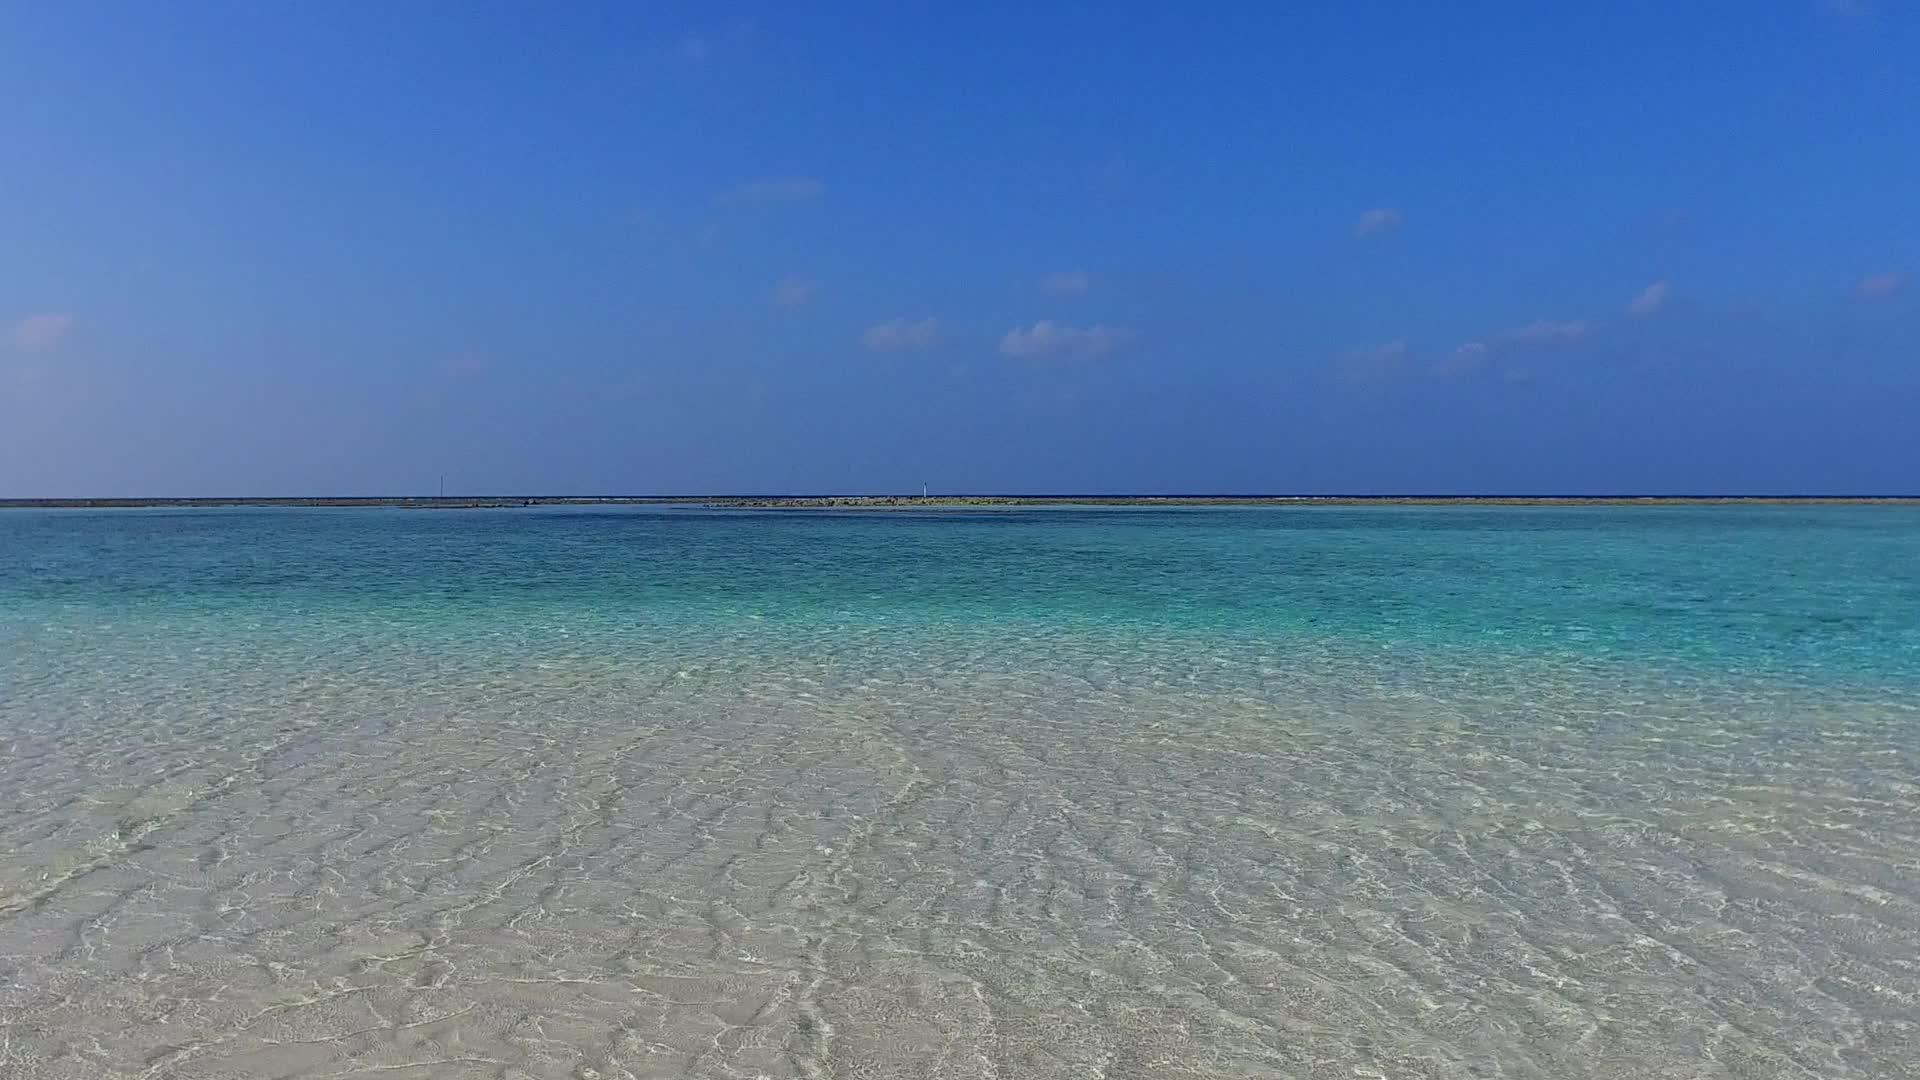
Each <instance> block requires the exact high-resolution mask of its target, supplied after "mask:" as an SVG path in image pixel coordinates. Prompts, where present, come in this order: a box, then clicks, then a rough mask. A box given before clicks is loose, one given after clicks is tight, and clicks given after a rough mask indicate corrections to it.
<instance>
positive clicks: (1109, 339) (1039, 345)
mask: <svg viewBox="0 0 1920 1080" xmlns="http://www.w3.org/2000/svg"><path fill="white" fill-rule="evenodd" d="M1138 336H1139V335H1137V334H1135V333H1134V332H1133V331H1132V330H1129V329H1127V328H1126V327H1124V326H1062V325H1060V324H1058V323H1056V322H1053V321H1052V320H1050V319H1042V320H1040V321H1039V322H1037V323H1034V324H1033V325H1032V326H1027V327H1020V326H1016V327H1014V328H1013V329H1011V330H1009V331H1007V333H1006V336H1005V337H1003V338H1001V339H1000V355H1002V356H1011V357H1013V358H1014V359H1016V360H1092V359H1095V358H1096V357H1101V356H1105V355H1106V354H1108V353H1110V352H1112V351H1113V350H1115V349H1118V348H1120V347H1121V346H1123V345H1125V344H1127V343H1128V342H1131V341H1132V340H1133V339H1134V338H1136V337H1138Z"/></svg>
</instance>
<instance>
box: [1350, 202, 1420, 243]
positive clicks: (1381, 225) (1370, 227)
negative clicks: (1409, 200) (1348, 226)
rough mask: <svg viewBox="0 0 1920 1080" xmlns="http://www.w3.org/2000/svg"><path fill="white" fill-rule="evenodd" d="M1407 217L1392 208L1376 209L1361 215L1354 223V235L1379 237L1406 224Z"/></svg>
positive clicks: (1382, 207)
mask: <svg viewBox="0 0 1920 1080" xmlns="http://www.w3.org/2000/svg"><path fill="white" fill-rule="evenodd" d="M1406 220H1407V219H1406V216H1405V215H1404V214H1402V213H1400V211H1398V210H1395V209H1394V208H1392V207H1390V206H1381V207H1376V208H1374V209H1372V210H1369V211H1367V212H1366V213H1364V214H1361V215H1360V218H1359V220H1357V221H1355V222H1354V223H1353V235H1355V236H1378V235H1380V234H1382V233H1390V232H1392V231H1393V230H1395V229H1397V228H1399V227H1400V226H1402V225H1404V224H1406Z"/></svg>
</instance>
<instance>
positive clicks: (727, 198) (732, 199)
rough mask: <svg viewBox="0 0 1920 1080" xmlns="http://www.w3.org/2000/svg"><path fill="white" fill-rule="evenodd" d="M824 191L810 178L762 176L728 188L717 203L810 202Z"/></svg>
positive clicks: (814, 179)
mask: <svg viewBox="0 0 1920 1080" xmlns="http://www.w3.org/2000/svg"><path fill="white" fill-rule="evenodd" d="M826 191H827V186H826V185H825V184H823V183H821V182H820V181H819V180H818V179H816V178H814V177H811V176H763V177H760V178H759V179H757V180H749V181H747V182H746V183H744V184H738V185H735V186H734V187H730V188H728V189H727V190H725V191H723V192H721V193H720V195H719V198H718V200H717V201H718V202H720V203H721V204H722V205H726V206H740V205H746V204H754V203H797V202H811V201H812V200H814V199H817V198H819V197H820V196H822V195H824V194H826Z"/></svg>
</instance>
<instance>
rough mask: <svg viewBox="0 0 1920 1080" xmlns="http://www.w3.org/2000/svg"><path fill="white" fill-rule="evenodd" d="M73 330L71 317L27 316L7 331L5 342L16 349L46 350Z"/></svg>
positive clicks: (50, 315) (45, 314)
mask: <svg viewBox="0 0 1920 1080" xmlns="http://www.w3.org/2000/svg"><path fill="white" fill-rule="evenodd" d="M71 329H73V316H71V315H67V314H63V313H57V312H51V311H49V312H42V313H41V314H38V315H29V316H27V317H26V318H24V319H21V320H20V321H19V322H17V323H14V324H13V325H12V326H11V327H8V329H7V342H8V344H10V345H12V346H13V347H14V348H16V349H47V348H52V347H53V346H54V345H56V344H58V343H59V341H60V339H61V338H63V337H66V336H67V331H69V330H71Z"/></svg>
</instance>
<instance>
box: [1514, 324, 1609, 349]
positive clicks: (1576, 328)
mask: <svg viewBox="0 0 1920 1080" xmlns="http://www.w3.org/2000/svg"><path fill="white" fill-rule="evenodd" d="M1588 329H1590V327H1588V326H1587V322H1586V320H1585V319H1569V320H1567V321H1566V322H1553V321H1552V320H1550V319H1535V320H1534V321H1532V322H1530V323H1528V324H1526V325H1525V326H1516V327H1514V328H1513V329H1511V330H1503V331H1501V332H1500V340H1502V341H1510V342H1513V343H1514V344H1516V345H1546V344H1551V343H1554V342H1561V341H1576V340H1578V339H1580V338H1583V337H1585V336H1587V331H1588Z"/></svg>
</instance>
